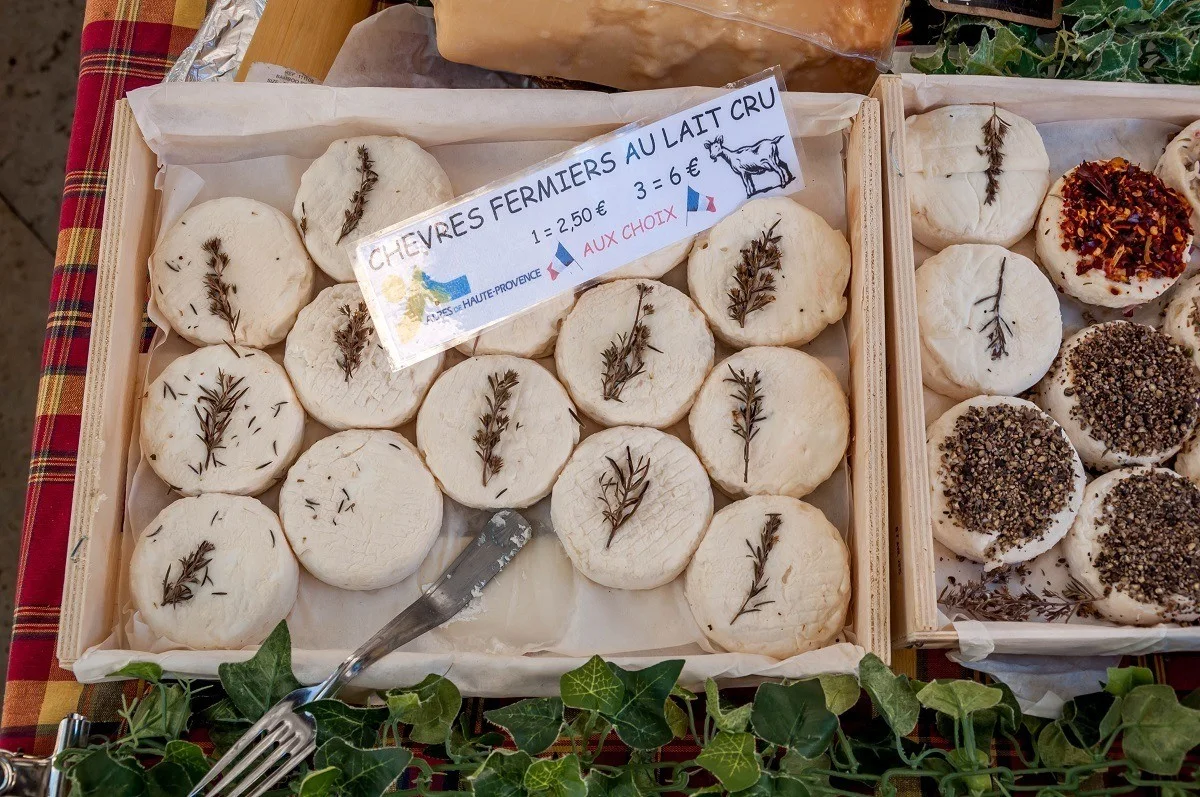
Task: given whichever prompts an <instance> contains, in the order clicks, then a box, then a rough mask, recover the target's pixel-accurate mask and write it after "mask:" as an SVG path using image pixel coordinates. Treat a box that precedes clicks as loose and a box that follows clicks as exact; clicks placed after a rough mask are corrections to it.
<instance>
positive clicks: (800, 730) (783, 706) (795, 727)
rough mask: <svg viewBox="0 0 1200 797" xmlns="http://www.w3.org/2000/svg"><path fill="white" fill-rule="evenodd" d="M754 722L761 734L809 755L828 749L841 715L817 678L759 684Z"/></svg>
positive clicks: (771, 741)
mask: <svg viewBox="0 0 1200 797" xmlns="http://www.w3.org/2000/svg"><path fill="white" fill-rule="evenodd" d="M750 722H751V725H752V726H753V727H754V733H755V734H756V735H757V736H758V738H760V739H762V740H763V741H766V742H770V743H771V744H777V745H779V746H780V747H786V748H788V749H789V750H795V751H796V752H797V753H799V754H800V755H802V756H805V757H806V758H816V757H817V756H819V755H820V754H821V753H823V752H825V750H826V749H827V748H828V747H829V742H830V740H831V739H833V734H834V731H836V730H837V727H838V719H837V717H835V716H834V715H833V714H832V713H831V712H830V711H829V710H828V709H827V708H825V693H824V692H823V691H821V685H820V684H819V683H818V682H816V681H800V682H799V683H794V684H788V685H787V686H783V685H781V684H772V683H765V684H763V685H762V686H760V687H758V691H757V692H756V693H755V695H754V711H753V712H752V714H751V715H750Z"/></svg>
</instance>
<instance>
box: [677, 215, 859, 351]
mask: <svg viewBox="0 0 1200 797" xmlns="http://www.w3.org/2000/svg"><path fill="white" fill-rule="evenodd" d="M849 282H850V244H848V243H847V242H846V236H844V235H842V233H840V232H838V231H837V230H835V229H834V228H833V227H830V226H829V223H828V222H827V221H825V219H823V218H821V217H820V216H819V215H817V214H816V213H814V212H813V211H811V210H809V209H808V208H806V207H804V206H803V205H801V204H799V203H798V202H794V201H792V200H791V199H787V198H786V197H780V198H776V199H755V200H753V201H750V202H747V203H746V204H744V205H742V206H741V207H740V208H738V209H737V210H736V211H734V212H733V213H731V214H730V215H729V216H727V217H726V218H724V219H723V220H721V221H719V222H718V223H717V224H716V226H715V227H713V228H712V229H711V230H709V231H708V234H707V235H701V236H700V237H699V238H698V239H697V240H696V244H695V246H693V247H692V254H691V257H689V258H688V291H689V292H690V293H691V295H692V299H693V300H695V302H696V304H698V305H699V306H700V309H701V310H703V311H704V315H705V316H706V317H707V318H708V323H709V324H711V325H712V328H713V332H715V333H716V335H717V337H719V338H720V339H721V340H723V341H725V342H726V343H728V344H729V345H730V346H733V347H734V348H738V349H740V348H744V347H746V346H799V345H801V344H804V343H808V342H809V341H810V340H812V339H813V338H815V337H816V336H817V335H819V334H821V331H822V330H823V329H825V327H827V326H829V325H830V324H832V323H834V322H836V321H838V320H840V319H841V317H842V316H843V315H844V314H845V312H846V285H847V284H849Z"/></svg>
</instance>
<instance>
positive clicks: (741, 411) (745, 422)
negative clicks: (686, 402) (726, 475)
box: [724, 365, 767, 482]
mask: <svg viewBox="0 0 1200 797" xmlns="http://www.w3.org/2000/svg"><path fill="white" fill-rule="evenodd" d="M724 381H726V382H729V383H730V384H732V385H734V389H733V393H731V394H730V398H732V399H733V400H734V401H736V402H737V406H735V407H734V408H733V409H732V410H731V411H730V415H731V416H732V417H733V426H732V427H730V428H731V430H732V431H733V433H734V434H735V435H737V436H738V437H740V438H742V481H743V482H749V481H750V441H751V440H753V439H754V437H755V435H757V434H758V431H759V427H758V425H759V424H760V423H762V422H763V421H764V420H766V418H767V415H766V413H765V412H763V394H762V373H761V372H760V371H758V370H757V369H755V371H754V373H752V374H747V373H746V371H745V369H741V368H739V369H738V370H736V371H735V370H733V366H732V365H730V366H729V376H727V377H725V380H724Z"/></svg>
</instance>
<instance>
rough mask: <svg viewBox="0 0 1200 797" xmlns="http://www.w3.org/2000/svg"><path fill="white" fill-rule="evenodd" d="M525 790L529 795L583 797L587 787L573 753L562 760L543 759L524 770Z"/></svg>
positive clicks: (577, 760) (576, 757)
mask: <svg viewBox="0 0 1200 797" xmlns="http://www.w3.org/2000/svg"><path fill="white" fill-rule="evenodd" d="M524 784H525V789H526V790H527V791H528V792H529V793H530V794H537V795H550V797H585V795H586V794H587V786H585V785H584V783H583V775H581V774H580V773H579V757H578V756H577V755H575V754H574V753H570V754H569V755H565V756H563V757H562V758H557V759H550V758H543V759H539V760H537V761H534V762H533V763H532V764H530V765H529V768H528V769H526V770H525V777H524Z"/></svg>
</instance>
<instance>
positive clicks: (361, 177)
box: [337, 144, 379, 244]
mask: <svg viewBox="0 0 1200 797" xmlns="http://www.w3.org/2000/svg"><path fill="white" fill-rule="evenodd" d="M378 182H379V174H378V173H376V171H375V162H374V161H373V160H371V153H370V152H368V151H367V147H366V145H363V144H360V145H359V147H358V189H357V190H356V191H355V192H354V195H353V196H351V197H350V207H349V209H348V210H346V211H345V213H346V218H345V220H344V221H342V231H341V234H340V235H338V239H337V242H338V243H339V244H340V243H341V242H342V239H343V238H345V237H346V236H347V235H349V234H350V233H352V232H354V231H355V230H356V229H358V225H359V222H361V221H362V217H363V211H364V210H366V208H367V195H368V194H370V193H371V191H373V190H374V189H375V184H376V183H378Z"/></svg>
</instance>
